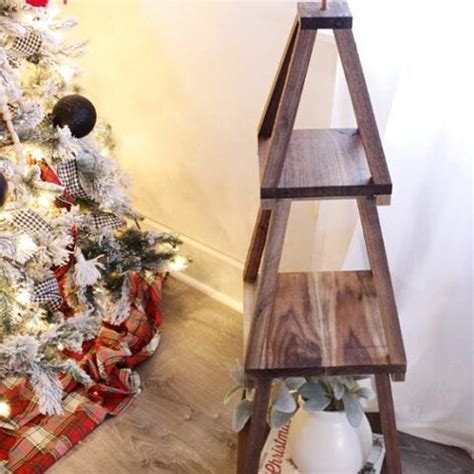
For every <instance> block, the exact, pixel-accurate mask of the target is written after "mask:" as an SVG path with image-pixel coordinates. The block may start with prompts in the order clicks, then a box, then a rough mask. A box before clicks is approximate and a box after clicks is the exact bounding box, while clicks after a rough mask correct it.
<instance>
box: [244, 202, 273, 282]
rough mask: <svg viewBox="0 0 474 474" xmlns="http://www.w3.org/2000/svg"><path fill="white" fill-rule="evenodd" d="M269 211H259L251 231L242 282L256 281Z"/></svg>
mask: <svg viewBox="0 0 474 474" xmlns="http://www.w3.org/2000/svg"><path fill="white" fill-rule="evenodd" d="M270 217H271V210H270V209H261V208H260V209H259V211H258V215H257V221H256V223H255V227H254V229H253V235H252V240H251V242H250V247H249V251H248V253H247V260H246V261H245V267H244V281H245V282H249V283H252V282H254V281H255V280H256V279H257V276H258V269H259V268H260V261H261V260H262V254H263V249H264V248H265V242H266V240H267V233H268V226H269V225H270Z"/></svg>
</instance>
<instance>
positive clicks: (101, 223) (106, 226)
mask: <svg viewBox="0 0 474 474" xmlns="http://www.w3.org/2000/svg"><path fill="white" fill-rule="evenodd" d="M92 225H93V226H94V227H95V229H96V230H114V229H119V228H120V227H122V225H123V222H122V220H121V219H119V218H118V217H117V216H116V215H115V214H112V213H110V212H97V213H95V214H92Z"/></svg>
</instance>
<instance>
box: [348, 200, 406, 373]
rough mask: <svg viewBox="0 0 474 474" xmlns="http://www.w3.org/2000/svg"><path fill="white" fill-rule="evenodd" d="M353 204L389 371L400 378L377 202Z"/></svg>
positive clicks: (399, 343)
mask: <svg viewBox="0 0 474 474" xmlns="http://www.w3.org/2000/svg"><path fill="white" fill-rule="evenodd" d="M357 204H358V207H359V214H360V220H361V223H362V230H363V232H364V238H365V244H366V247H367V254H368V256H369V262H370V267H371V269H372V274H373V276H374V284H375V288H376V290H377V296H378V301H379V306H380V311H381V314H382V321H383V324H384V327H385V337H386V340H387V346H388V350H389V353H390V361H391V363H392V365H394V366H396V367H398V370H397V372H396V373H394V374H393V378H394V380H397V381H403V380H404V379H405V372H406V366H407V360H406V354H405V348H404V345H403V338H402V331H401V328H400V321H399V319H398V313H397V306H396V303H395V295H394V293H393V286H392V279H391V277H390V270H389V267H388V260H387V255H386V253H385V245H384V242H383V235H382V228H381V226H380V220H379V215H378V211H377V206H376V203H375V199H374V198H360V199H358V201H357Z"/></svg>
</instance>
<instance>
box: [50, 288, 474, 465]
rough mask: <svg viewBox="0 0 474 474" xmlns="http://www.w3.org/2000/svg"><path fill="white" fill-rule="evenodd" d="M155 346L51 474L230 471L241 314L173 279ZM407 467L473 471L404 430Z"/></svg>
mask: <svg viewBox="0 0 474 474" xmlns="http://www.w3.org/2000/svg"><path fill="white" fill-rule="evenodd" d="M163 312H164V323H163V326H162V329H163V337H162V341H161V344H160V347H159V349H158V353H157V354H156V355H155V356H154V357H153V359H152V360H150V361H148V362H146V363H144V364H143V365H142V366H141V367H140V374H141V377H142V380H143V385H144V389H143V393H142V394H141V395H140V396H139V397H138V398H137V399H136V401H135V402H134V403H133V405H132V406H131V407H130V408H129V409H128V410H127V411H126V412H125V413H123V414H122V415H121V416H119V417H118V418H114V419H110V420H108V421H107V422H106V423H104V424H103V425H102V426H100V427H99V428H98V429H97V430H96V431H95V432H94V433H92V434H91V435H90V436H89V437H88V438H87V439H86V440H85V441H84V442H82V443H81V445H79V446H78V447H76V448H75V449H73V450H72V452H71V453H70V454H69V455H67V456H66V457H65V458H63V459H62V460H61V461H59V462H58V463H57V464H55V466H53V468H51V469H50V470H49V471H48V473H50V474H102V473H104V474H108V473H113V474H125V473H133V474H142V473H143V474H144V473H163V474H166V473H173V474H180V473H182V474H201V473H202V474H211V473H214V474H231V473H233V472H234V464H235V460H236V436H235V434H234V433H233V432H232V431H231V430H230V429H229V426H230V420H231V408H226V407H223V405H222V400H223V398H224V394H225V392H226V390H227V389H228V388H229V386H230V385H231V384H232V382H231V379H230V376H229V371H230V369H231V368H233V367H234V364H235V359H236V358H238V357H241V351H242V335H241V334H242V318H241V315H239V314H238V313H236V312H233V311H232V310H229V309H228V308H227V307H226V306H223V305H221V304H220V303H217V302H216V301H214V300H212V299H211V298H209V297H206V296H204V295H203V294H201V293H199V292H197V291H196V290H193V289H190V288H189V287H187V286H185V285H184V284H182V283H180V282H178V281H176V280H173V279H169V280H168V281H167V282H166V285H165V291H164V304H163ZM401 443H402V449H403V472H404V473H405V474H448V473H459V474H472V473H473V472H474V463H473V462H472V461H471V459H470V458H469V456H468V455H467V454H465V453H464V452H462V451H460V450H458V449H455V448H450V447H445V446H440V445H436V444H434V443H429V442H427V441H423V440H419V439H416V438H413V437H411V436H408V435H402V439H401Z"/></svg>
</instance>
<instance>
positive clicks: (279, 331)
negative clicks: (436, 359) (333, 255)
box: [244, 271, 393, 376]
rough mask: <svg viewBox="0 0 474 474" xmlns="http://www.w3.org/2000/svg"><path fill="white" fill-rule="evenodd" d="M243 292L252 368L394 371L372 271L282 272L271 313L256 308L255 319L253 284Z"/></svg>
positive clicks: (282, 372)
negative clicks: (258, 310) (252, 317)
mask: <svg viewBox="0 0 474 474" xmlns="http://www.w3.org/2000/svg"><path fill="white" fill-rule="evenodd" d="M245 292H246V296H245V297H244V299H245V300H246V304H245V310H246V315H245V318H246V320H247V322H246V323H244V326H246V327H247V331H248V333H249V334H248V338H246V346H247V347H246V360H245V369H246V371H247V372H248V373H250V374H251V373H252V372H255V373H256V372H261V371H267V372H269V374H270V375H272V376H285V375H305V374H312V375H318V374H326V375H341V374H356V373H359V374H370V373H378V372H392V371H393V370H392V368H391V366H390V357H389V353H388V349H387V343H386V339H385V333H384V327H383V322H382V318H381V314H380V309H379V305H378V302H377V295H376V291H375V288H374V283H373V277H372V273H371V272H370V271H350V272H321V273H280V274H279V275H278V280H277V287H276V292H275V299H274V302H273V307H272V310H271V312H269V311H266V312H265V311H263V312H260V314H258V313H256V314H257V316H256V319H255V321H252V323H251V324H249V321H250V319H251V318H250V315H251V314H253V312H254V311H253V307H254V303H252V300H253V301H255V285H253V286H247V287H246V288H245ZM250 292H252V294H250ZM247 300H249V301H247Z"/></svg>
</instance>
